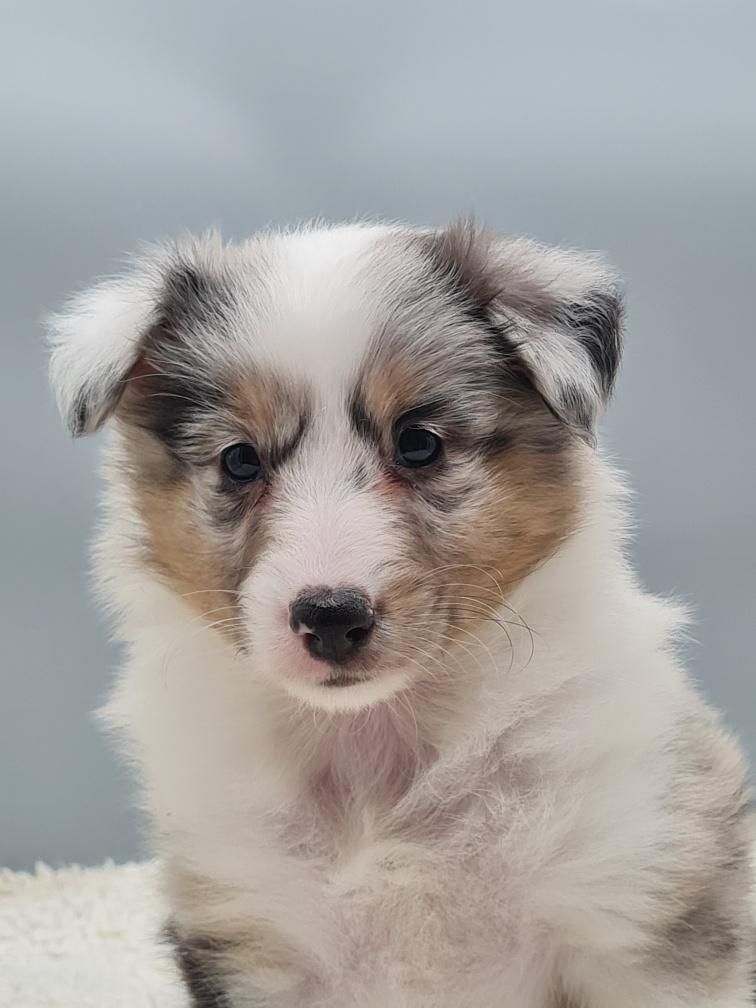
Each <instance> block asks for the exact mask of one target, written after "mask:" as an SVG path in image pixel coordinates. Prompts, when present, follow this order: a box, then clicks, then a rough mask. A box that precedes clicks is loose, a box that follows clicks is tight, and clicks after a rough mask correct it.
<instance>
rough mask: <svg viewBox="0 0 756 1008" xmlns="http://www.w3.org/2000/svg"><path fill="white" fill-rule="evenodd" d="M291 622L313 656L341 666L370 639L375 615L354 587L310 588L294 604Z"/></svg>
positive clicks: (364, 596) (365, 597) (365, 598)
mask: <svg viewBox="0 0 756 1008" xmlns="http://www.w3.org/2000/svg"><path fill="white" fill-rule="evenodd" d="M289 623H290V624H291V629H292V630H293V631H294V633H298V634H301V635H302V638H303V640H304V644H305V647H306V648H307V650H308V651H309V652H310V654H311V655H312V656H313V658H322V659H323V661H329V662H334V663H336V664H337V665H340V664H342V663H343V662H346V661H349V659H350V658H351V657H352V656H353V655H354V653H355V652H356V651H357V650H358V649H359V648H360V647H362V645H363V644H364V643H365V642H366V641H367V639H368V637H369V636H370V631H371V630H372V629H373V624H374V623H375V614H374V612H373V607H372V606H371V605H370V600H369V599H368V598H367V596H366V595H363V593H362V592H361V591H357V590H356V589H354V588H336V589H330V588H306V589H305V590H304V591H303V592H300V594H299V595H298V596H297V597H296V598H295V599H294V601H293V603H292V605H291V614H290V617H289Z"/></svg>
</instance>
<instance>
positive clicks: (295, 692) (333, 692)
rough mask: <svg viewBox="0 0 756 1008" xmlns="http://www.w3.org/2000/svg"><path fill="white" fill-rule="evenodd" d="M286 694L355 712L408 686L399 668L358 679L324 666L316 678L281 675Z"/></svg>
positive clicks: (328, 708) (335, 709) (331, 708)
mask: <svg viewBox="0 0 756 1008" xmlns="http://www.w3.org/2000/svg"><path fill="white" fill-rule="evenodd" d="M278 682H279V684H280V685H281V686H282V687H283V688H284V689H285V690H286V692H287V693H288V694H289V696H291V697H293V698H294V699H295V700H297V701H299V702H300V703H304V704H307V705H308V706H310V707H316V708H318V709H319V710H325V711H331V712H333V713H338V712H339V711H345V712H349V711H358V710H363V709H365V708H366V707H371V706H373V705H374V704H378V703H381V702H382V701H385V700H389V699H390V698H391V697H392V696H394V695H395V694H396V693H398V692H399V691H400V690H403V689H405V688H406V687H407V686H408V685H409V676H408V675H407V673H405V672H402V671H401V670H397V669H394V670H386V671H377V672H375V674H373V675H371V676H369V677H365V678H360V679H356V678H355V679H352V678H349V676H348V674H346V673H335V674H334V673H331V672H330V671H329V670H328V669H327V668H324V672H323V675H322V677H321V678H320V679H315V678H307V679H303V678H299V677H295V676H291V675H283V676H281V678H280V679H279V680H278Z"/></svg>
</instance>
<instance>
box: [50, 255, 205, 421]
mask: <svg viewBox="0 0 756 1008" xmlns="http://www.w3.org/2000/svg"><path fill="white" fill-rule="evenodd" d="M219 248H220V239H218V238H217V236H214V235H209V236H207V237H205V238H204V239H202V240H201V241H194V240H188V241H187V242H185V243H184V244H183V245H181V246H171V247H168V246H165V247H163V246H154V247H152V248H151V249H149V250H148V251H147V252H146V253H145V254H144V255H142V256H141V257H140V258H139V259H137V260H135V261H134V263H133V265H132V267H131V269H130V270H129V271H128V272H126V273H124V274H123V275H122V276H120V277H116V278H113V279H109V280H105V281H103V282H102V283H99V284H97V285H96V286H94V287H92V288H91V289H90V290H87V291H84V292H83V293H81V294H78V295H76V296H75V297H73V298H72V299H71V300H70V301H69V303H68V305H66V307H65V308H64V309H63V311H61V312H59V313H58V314H54V315H50V316H49V317H48V318H47V329H48V334H49V344H50V348H51V358H50V378H51V381H52V385H53V388H54V390H55V394H56V397H57V400H58V405H59V407H60V411H61V413H62V415H63V417H64V419H65V420H66V423H67V424H68V427H69V429H70V431H71V433H72V434H73V435H74V437H78V436H79V435H81V434H91V433H93V432H95V431H97V430H99V429H100V427H101V426H102V425H103V424H104V423H105V421H106V420H107V419H108V417H110V416H111V414H112V413H113V411H114V410H115V409H116V407H117V406H118V403H119V401H120V399H121V396H122V394H123V392H124V389H125V388H126V383H127V382H128V380H129V377H130V376H131V375H133V374H138V373H139V369H140V366H141V365H143V363H144V360H145V355H146V354H147V353H148V352H150V351H157V350H159V349H161V348H162V347H164V346H165V344H166V343H167V342H170V341H173V342H174V343H175V342H176V341H177V340H179V339H181V338H182V337H184V336H185V335H186V332H187V323H193V322H199V323H200V324H201V323H202V321H203V319H205V318H206V317H207V315H208V310H207V304H208V303H209V301H210V300H212V295H213V287H214V279H213V273H214V270H213V265H212V259H213V257H214V256H217V252H218V249H219ZM190 328H191V326H190Z"/></svg>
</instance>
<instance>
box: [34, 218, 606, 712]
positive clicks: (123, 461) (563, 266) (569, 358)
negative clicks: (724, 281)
mask: <svg viewBox="0 0 756 1008" xmlns="http://www.w3.org/2000/svg"><path fill="white" fill-rule="evenodd" d="M618 316H619V303H618V298H617V294H616V290H615V288H614V287H613V284H612V280H611V278H610V277H608V276H607V274H606V273H605V271H604V270H603V268H602V267H601V266H600V265H599V264H597V263H596V261H595V260H592V259H590V258H586V257H583V258H579V257H574V256H572V255H568V254H565V253H557V252H554V251H549V250H544V249H542V248H540V247H538V246H534V245H532V244H530V243H523V242H496V241H494V240H493V239H491V238H488V237H486V236H483V235H480V234H476V233H474V232H473V231H472V230H471V229H469V228H465V227H461V228H453V229H450V230H449V231H447V232H440V233H436V232H414V231H411V230H409V229H398V228H340V229H329V230H322V231H305V232H300V233H295V234H288V235H271V236H265V237H262V238H259V239H255V240H253V241H251V242H248V243H246V244H244V245H241V246H235V247H224V246H222V245H221V244H220V243H219V242H218V241H217V240H213V239H208V240H206V241H203V242H200V243H197V244H196V245H192V246H186V247H183V248H179V249H173V250H159V251H158V252H156V253H155V254H154V255H153V256H152V257H150V258H148V259H147V260H146V261H145V262H143V263H142V264H140V265H138V266H137V268H136V270H135V272H134V274H132V275H131V276H129V277H127V278H125V279H124V280H121V281H118V282H115V283H111V284H108V285H104V286H103V287H101V288H98V289H96V290H95V291H94V292H92V293H91V294H89V295H85V296H84V297H83V298H80V299H79V300H78V301H77V302H75V303H74V305H73V306H72V308H71V310H70V312H69V313H67V314H65V315H61V316H58V317H57V319H55V320H54V333H55V341H56V349H55V351H54V359H53V369H54V375H55V377H56V381H57V385H58V390H59V396H60V399H61V403H62V405H63V408H64V409H65V411H66V413H67V414H68V416H69V419H70V422H71V425H72V427H73V428H74V429H75V431H76V432H77V433H78V432H83V431H86V430H90V429H95V428H96V427H98V426H99V425H100V424H101V423H102V422H103V421H104V419H105V418H106V417H108V416H109V415H110V414H115V422H116V424H117V426H118V429H119V437H118V443H119V448H118V453H117V456H118V457H117V458H116V459H114V460H113V466H114V467H115V469H116V473H115V478H116V479H117V480H118V482H119V485H120V487H121V492H122V494H123V496H124V498H125V499H126V500H127V501H128V505H129V508H130V509H131V512H132V516H133V517H135V518H136V519H137V520H136V521H132V523H131V525H130V528H131V530H132V531H131V532H130V533H128V534H129V535H130V536H131V538H132V540H133V542H132V545H133V549H134V550H135V551H136V552H137V554H138V556H139V558H140V563H141V564H143V565H144V566H145V567H146V568H148V569H149V571H150V572H151V573H152V574H153V575H154V576H155V577H158V578H160V579H161V580H162V581H163V582H164V583H165V584H167V585H168V586H169V587H170V588H171V589H172V590H173V591H174V592H176V593H177V594H179V595H180V596H182V597H183V598H185V599H186V601H187V602H188V603H189V604H190V605H191V606H192V607H193V608H194V609H195V610H197V611H198V613H200V614H201V616H202V618H203V619H205V620H207V621H208V622H209V623H211V624H212V626H213V630H214V632H217V633H219V634H222V635H223V636H225V637H226V638H227V639H228V640H229V641H230V642H232V643H233V645H234V646H235V647H237V648H238V649H239V650H240V651H241V652H242V653H243V654H244V655H247V656H248V657H249V662H250V674H261V675H265V676H267V677H269V678H271V679H273V680H274V681H275V682H276V683H278V684H280V686H282V687H283V688H285V689H286V690H288V691H289V692H290V693H292V694H294V695H295V696H296V697H298V698H301V699H304V700H306V701H308V702H310V703H313V704H316V705H320V706H325V707H329V708H337V707H352V708H353V707H357V706H360V705H363V704H369V703H371V702H374V701H376V700H378V699H381V698H384V697H386V696H388V695H390V694H391V693H392V692H394V691H396V690H398V689H401V688H403V687H405V686H407V685H409V684H411V683H412V682H415V681H417V680H418V679H421V678H422V679H428V680H433V679H434V677H437V676H439V675H440V674H442V672H443V674H445V675H449V674H453V672H454V667H455V666H454V664H453V663H450V662H449V660H448V658H449V655H450V654H451V653H453V652H454V649H455V648H456V647H457V646H464V645H465V642H467V643H469V642H470V641H472V640H476V639H477V638H476V629H478V625H479V624H480V623H482V622H484V621H487V620H491V619H497V618H499V617H500V615H501V609H502V607H503V606H504V605H505V603H506V597H507V592H508V591H509V590H510V589H511V588H512V587H513V586H514V585H516V584H517V583H518V582H519V581H521V580H522V578H523V577H525V576H526V575H527V574H528V573H529V572H530V571H532V570H533V569H534V568H535V567H536V566H537V565H538V564H539V563H541V562H542V561H543V560H544V559H545V558H546V557H548V556H549V555H550V554H551V553H552V552H554V550H556V549H557V548H558V546H559V544H560V542H561V541H562V540H563V539H564V537H565V536H567V535H568V534H569V532H570V530H571V529H572V528H573V527H574V523H575V521H576V511H577V507H578V488H577V475H576V465H575V458H576V448H577V446H578V445H579V444H580V443H581V441H583V440H586V439H589V438H590V434H591V429H592V426H593V424H594V421H595V415H596V413H597V410H598V409H599V407H600V405H601V404H602V402H603V401H604V400H605V398H606V396H607V395H608V393H609V390H610V388H611V383H612V380H613V376H614V371H615V368H616V365H617V359H618V347H619V341H618V323H619V318H618ZM121 531H122V533H123V530H121ZM457 668H459V666H457Z"/></svg>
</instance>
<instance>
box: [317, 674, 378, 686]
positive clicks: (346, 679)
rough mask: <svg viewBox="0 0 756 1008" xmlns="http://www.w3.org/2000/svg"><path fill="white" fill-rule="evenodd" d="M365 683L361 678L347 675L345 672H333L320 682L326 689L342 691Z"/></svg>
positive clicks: (364, 679)
mask: <svg viewBox="0 0 756 1008" xmlns="http://www.w3.org/2000/svg"><path fill="white" fill-rule="evenodd" d="M364 682H367V679H366V678H364V677H363V676H354V675H349V674H347V673H345V672H338V671H334V672H332V673H331V674H330V675H329V676H327V677H326V678H325V679H322V680H321V682H320V685H321V686H324V687H325V688H326V689H344V688H346V687H347V686H359V685H360V683H364Z"/></svg>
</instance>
